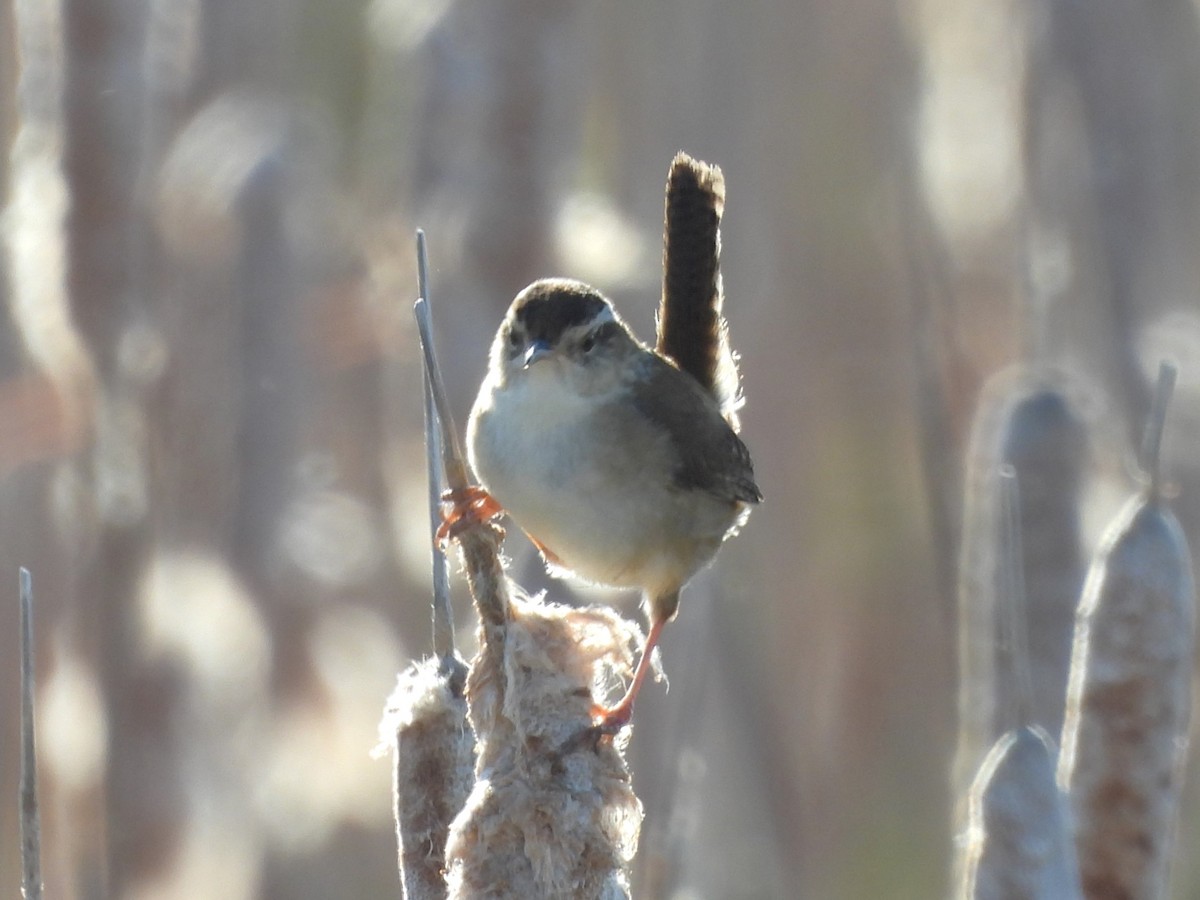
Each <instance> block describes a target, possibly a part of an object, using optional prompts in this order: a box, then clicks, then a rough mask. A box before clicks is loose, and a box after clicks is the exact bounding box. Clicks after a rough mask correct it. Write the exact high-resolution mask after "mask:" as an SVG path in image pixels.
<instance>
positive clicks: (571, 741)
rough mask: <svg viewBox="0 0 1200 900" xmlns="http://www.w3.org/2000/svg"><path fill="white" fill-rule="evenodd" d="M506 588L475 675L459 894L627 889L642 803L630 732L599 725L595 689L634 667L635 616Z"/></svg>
mask: <svg viewBox="0 0 1200 900" xmlns="http://www.w3.org/2000/svg"><path fill="white" fill-rule="evenodd" d="M498 588H499V590H500V591H501V592H502V596H504V597H505V598H506V599H507V604H506V605H507V607H508V610H509V619H508V621H507V622H506V623H505V624H504V625H503V626H502V627H496V626H493V625H489V624H488V623H487V622H486V621H484V622H482V623H481V626H480V627H481V629H482V632H483V633H482V635H481V641H480V644H481V649H480V652H479V655H478V656H477V657H476V659H475V660H474V661H473V663H472V666H471V672H470V675H469V677H468V687H467V693H468V697H469V698H470V703H471V719H472V723H473V724H474V726H475V729H476V732H477V734H478V736H479V761H478V765H477V769H476V782H475V787H474V790H473V791H472V792H471V796H470V798H469V799H468V801H467V804H466V808H465V809H464V811H463V813H462V815H461V816H460V817H459V818H458V819H457V820H456V821H455V822H454V825H453V827H452V830H451V835H450V842H449V845H448V846H447V851H446V855H447V859H448V861H449V864H450V872H449V883H450V897H452V898H455V900H467V898H471V900H482V898H488V900H506V898H511V900H525V898H534V897H569V898H572V900H592V898H596V900H599V898H604V900H609V898H612V900H615V898H627V897H629V887H628V869H629V865H630V863H631V861H632V859H633V856H634V853H635V851H636V849H637V839H638V833H639V830H640V828H641V820H642V806H641V802H640V801H639V800H638V798H637V796H636V795H635V794H634V792H633V788H632V786H631V784H630V776H629V770H628V767H627V766H626V764H625V760H624V754H623V745H622V743H620V742H619V740H613V739H601V738H600V737H599V732H598V731H596V730H595V729H594V728H593V727H592V708H593V699H592V697H593V690H598V689H600V688H601V687H602V686H603V685H604V684H605V683H607V682H609V681H611V678H612V675H613V674H614V673H617V672H619V673H621V674H628V672H629V666H630V662H631V656H630V654H629V637H630V631H631V629H632V627H633V626H631V625H629V624H628V623H627V622H625V621H624V620H622V619H621V618H620V617H619V616H618V615H617V614H616V613H614V612H613V611H612V610H610V609H608V608H606V607H588V608H583V609H575V608H571V607H566V606H560V605H556V604H549V603H545V602H539V601H536V600H527V599H523V598H520V597H513V596H510V595H508V588H507V583H501V584H500V585H498Z"/></svg>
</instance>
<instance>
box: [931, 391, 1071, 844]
mask: <svg viewBox="0 0 1200 900" xmlns="http://www.w3.org/2000/svg"><path fill="white" fill-rule="evenodd" d="M1071 394H1072V392H1071V390H1070V387H1069V384H1068V382H1067V381H1066V379H1064V378H1063V377H1062V376H1060V375H1056V374H1049V373H1040V372H1037V373H1035V372H1029V371H1028V370H1025V369H1023V368H1020V369H1014V370H1010V371H1006V372H1002V373H1000V374H999V375H997V376H995V377H994V378H993V379H992V380H991V381H990V382H989V383H988V385H987V386H986V387H985V389H984V393H983V397H982V398H981V401H980V409H979V413H978V415H977V416H976V420H975V425H974V429H973V433H972V436H971V447H970V451H969V456H968V477H967V503H966V510H965V513H964V517H963V546H962V556H961V560H960V566H959V600H958V602H959V669H960V678H959V704H958V708H959V739H958V749H957V753H956V756H955V762H954V772H953V788H954V794H955V796H956V797H958V798H960V799H961V798H963V797H964V796H965V794H966V791H967V789H968V787H969V786H970V784H971V782H972V779H973V778H974V776H975V773H976V772H977V771H978V769H979V766H980V763H981V762H982V761H983V757H984V755H985V754H986V753H987V752H988V748H990V747H991V746H992V745H993V743H994V742H995V741H996V739H997V738H998V737H999V736H1000V735H1001V734H1003V733H1004V732H1005V731H1007V730H1008V729H1009V728H1011V727H1012V723H1011V722H1008V723H1006V722H1004V721H1003V716H1004V711H1005V710H1011V709H1014V708H1016V707H1017V706H1019V705H1020V704H1019V703H1018V702H1017V701H1016V700H1015V699H1014V694H1015V692H1017V691H1021V690H1024V689H1025V685H1024V684H1022V681H1023V680H1025V674H1024V673H1016V671H1015V670H1014V669H1013V668H1012V667H1006V666H1003V665H1001V664H1000V663H1001V656H1002V655H1003V653H1004V652H1005V647H1006V645H1005V642H1004V641H1002V640H1001V639H1000V636H1001V635H1002V634H1003V633H1004V627H1005V626H1004V623H1005V622H1006V621H1009V622H1011V621H1016V622H1019V623H1023V625H1022V627H1023V629H1024V632H1025V633H1024V635H1023V641H1022V642H1023V643H1024V645H1025V646H1026V647H1027V649H1028V666H1027V670H1028V671H1027V675H1028V678H1027V681H1028V686H1029V689H1030V693H1031V696H1030V702H1029V706H1030V718H1029V719H1027V720H1026V721H1023V722H1020V723H1019V724H1035V723H1036V724H1038V725H1041V726H1042V727H1043V728H1044V729H1045V730H1046V732H1047V733H1049V734H1058V733H1059V731H1060V730H1061V728H1062V709H1063V702H1064V697H1065V694H1066V684H1067V672H1068V666H1069V662H1070V657H1071V640H1072V633H1073V629H1074V622H1075V607H1076V605H1077V603H1078V599H1079V591H1080V588H1081V586H1082V583H1083V577H1084V571H1085V564H1084V560H1083V552H1082V550H1081V539H1080V523H1079V514H1078V508H1079V492H1080V485H1081V480H1082V472H1083V468H1084V466H1085V465H1086V445H1087V437H1086V433H1085V430H1084V425H1083V422H1082V420H1081V418H1080V417H1079V415H1078V414H1077V413H1076V412H1075V411H1074V407H1073V403H1072V401H1071V400H1070V399H1069V398H1070V396H1071ZM1005 467H1011V469H1012V470H1013V472H1014V473H1015V476H1016V478H1017V480H1018V482H1019V483H1020V487H1021V504H1020V515H1019V518H1018V521H1017V526H1018V532H1019V534H1018V538H1019V544H1020V546H1021V548H1022V553H1021V560H1022V562H1021V570H1020V572H1019V573H1017V577H1018V578H1019V580H1020V582H1021V583H1022V584H1023V586H1024V587H1023V590H1022V591H1021V592H1020V594H1019V595H1017V596H1015V597H1014V600H1013V602H1022V600H1021V598H1023V603H1024V608H1023V609H1021V610H1017V611H1015V612H1016V613H1017V614H1016V615H1013V613H1014V611H1012V610H1006V609H1004V608H1003V606H1002V601H1001V599H1000V598H1001V596H1002V594H1003V591H1004V584H1005V582H1006V580H1007V579H1009V578H1010V577H1011V576H1010V575H1009V573H1007V572H1006V565H1007V563H1006V560H1005V554H1004V549H1003V548H1004V546H1005V536H1004V533H1003V530H1004V521H1003V516H1002V515H1001V514H1000V509H1001V502H1000V485H999V482H998V481H997V479H996V478H995V473H996V472H997V471H998V470H1000V469H1002V468H1005ZM1014 674H1020V675H1021V677H1020V678H1014V677H1013V675H1014ZM963 812H964V810H963V809H962V807H961V806H960V808H959V815H958V818H959V821H960V822H961V821H962V814H963Z"/></svg>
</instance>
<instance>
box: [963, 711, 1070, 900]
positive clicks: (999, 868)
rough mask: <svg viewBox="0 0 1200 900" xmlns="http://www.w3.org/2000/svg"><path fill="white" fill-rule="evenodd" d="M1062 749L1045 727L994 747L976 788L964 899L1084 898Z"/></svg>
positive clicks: (972, 798)
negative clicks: (1061, 774)
mask: <svg viewBox="0 0 1200 900" xmlns="http://www.w3.org/2000/svg"><path fill="white" fill-rule="evenodd" d="M1057 752H1058V751H1057V748H1055V746H1054V743H1053V741H1051V740H1050V738H1049V736H1048V735H1047V734H1046V732H1044V731H1043V730H1042V729H1041V728H1039V727H1037V726H1036V725H1035V726H1032V727H1025V728H1019V729H1017V730H1015V731H1010V732H1008V733H1007V734H1005V735H1004V736H1003V737H1001V738H1000V740H999V741H997V742H996V745H995V746H994V747H992V750H991V752H990V753H989V754H988V755H987V758H986V759H985V760H984V763H983V766H982V768H980V770H979V775H978V777H977V778H976V779H975V783H974V784H973V785H972V787H971V793H970V798H969V801H968V820H969V824H968V827H967V835H966V845H965V848H964V855H965V857H966V864H965V866H964V867H963V868H964V873H963V877H962V880H961V881H960V882H959V885H960V886H959V890H958V894H957V896H958V897H959V898H960V900H1074V898H1082V897H1083V891H1082V889H1081V888H1080V884H1079V866H1078V863H1077V862H1076V859H1075V846H1074V844H1073V843H1072V841H1071V829H1070V823H1069V816H1068V813H1067V805H1066V800H1065V797H1064V796H1063V794H1062V792H1061V791H1060V790H1059V788H1058V785H1057V784H1056V783H1055V781H1054V765H1055V761H1056V757H1057Z"/></svg>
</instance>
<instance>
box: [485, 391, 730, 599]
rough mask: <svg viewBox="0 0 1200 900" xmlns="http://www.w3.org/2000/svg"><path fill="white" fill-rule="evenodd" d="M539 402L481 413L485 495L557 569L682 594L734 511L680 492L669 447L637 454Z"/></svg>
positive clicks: (518, 400) (573, 415) (605, 432)
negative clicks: (544, 552) (556, 564)
mask: <svg viewBox="0 0 1200 900" xmlns="http://www.w3.org/2000/svg"><path fill="white" fill-rule="evenodd" d="M534 399H535V398H522V397H519V396H518V397H515V398H508V397H506V398H503V399H502V400H500V401H497V405H496V406H495V407H494V408H491V409H486V410H482V411H481V410H477V411H476V414H475V415H474V416H473V417H472V427H471V434H470V446H471V456H472V463H473V465H474V466H475V470H476V474H478V475H479V477H480V479H481V480H482V481H483V484H484V486H485V487H486V488H487V490H488V491H489V492H490V493H491V494H492V495H493V496H494V497H495V498H496V500H497V501H499V503H500V504H501V505H502V506H503V507H504V508H505V509H506V510H507V511H508V512H509V514H510V515H511V516H512V518H513V519H514V520H515V521H516V523H517V524H518V525H519V526H520V527H521V528H522V529H523V530H524V531H525V532H526V533H527V534H529V535H530V537H532V538H533V539H534V540H535V541H537V542H538V543H539V544H541V545H542V546H543V548H544V549H545V550H546V551H547V552H548V554H550V555H552V556H553V557H555V558H556V559H555V560H551V562H552V563H553V562H555V561H557V563H558V568H559V569H561V570H566V572H568V573H570V574H573V575H575V576H576V577H578V578H580V579H582V580H584V581H588V582H592V583H595V584H604V585H610V586H614V587H637V588H641V589H643V590H645V591H647V592H650V593H656V592H667V591H670V590H674V589H677V588H678V587H680V586H681V585H682V584H683V583H684V582H685V581H687V579H688V578H690V577H691V576H692V575H693V574H694V573H695V572H696V571H697V570H698V569H700V568H701V567H703V566H704V565H705V564H706V563H707V562H708V561H709V560H710V559H711V558H712V556H713V555H714V554H715V553H716V551H717V548H718V547H719V546H720V544H721V541H722V540H723V539H724V537H725V534H726V533H727V532H728V531H729V529H730V528H731V527H732V526H733V525H734V523H735V520H736V518H737V515H738V509H737V508H736V507H735V506H734V505H733V504H729V503H726V502H724V501H720V500H718V499H717V498H715V497H713V496H711V495H709V494H706V493H704V492H697V491H685V490H680V489H678V488H676V487H675V486H674V485H673V484H672V480H671V477H670V475H671V468H670V460H669V459H668V458H667V457H666V456H665V452H666V448H661V450H660V448H658V447H657V446H656V445H655V444H654V442H653V441H642V442H640V443H638V446H639V447H641V448H642V450H643V451H648V452H642V453H640V454H633V453H631V452H630V451H629V449H628V446H627V444H628V443H633V442H634V441H631V440H630V437H631V436H630V435H628V434H626V435H624V436H623V438H622V440H618V441H614V440H612V429H611V428H607V429H606V428H604V427H601V426H597V425H596V424H595V423H589V422H588V421H587V420H586V418H585V417H586V416H587V415H588V412H587V411H586V410H579V409H575V408H572V407H570V406H564V407H560V408H557V409H547V408H545V406H544V405H539V404H537V403H535V402H533V401H534ZM500 403H503V404H505V405H504V406H501V405H499V404H500ZM581 437H586V438H587V439H586V440H584V439H581ZM623 444H625V446H623Z"/></svg>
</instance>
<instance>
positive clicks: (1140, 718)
mask: <svg viewBox="0 0 1200 900" xmlns="http://www.w3.org/2000/svg"><path fill="white" fill-rule="evenodd" d="M1195 603H1196V588H1195V583H1194V581H1193V576H1192V568H1191V562H1190V558H1189V555H1188V548H1187V543H1186V540H1185V538H1184V536H1183V532H1182V530H1181V529H1180V527H1179V522H1178V521H1177V520H1176V518H1175V516H1174V515H1173V514H1172V512H1171V511H1170V510H1169V509H1168V508H1167V507H1166V505H1165V504H1164V503H1163V501H1162V500H1161V498H1160V497H1158V496H1157V495H1155V494H1153V493H1149V492H1148V493H1147V494H1145V495H1142V496H1137V497H1135V498H1133V499H1132V500H1131V501H1130V502H1129V503H1128V504H1127V505H1126V507H1125V508H1124V510H1122V512H1121V513H1120V515H1119V516H1118V517H1117V519H1116V521H1114V522H1113V523H1112V524H1111V525H1110V526H1109V529H1108V530H1107V532H1106V533H1105V535H1104V538H1103V541H1102V543H1101V546H1100V549H1099V551H1098V554H1097V556H1096V559H1095V561H1094V562H1093V564H1092V568H1091V571H1090V572H1089V573H1088V579H1087V584H1086V586H1085V588H1084V593H1083V601H1082V603H1081V604H1080V607H1079V623H1078V627H1077V631H1076V634H1075V647H1074V653H1073V656H1072V660H1071V682H1070V689H1069V692H1068V697H1067V716H1066V722H1065V725H1064V727H1063V748H1062V758H1061V760H1060V763H1059V775H1058V777H1059V782H1060V783H1061V784H1062V785H1063V786H1064V787H1065V789H1066V790H1067V792H1068V793H1069V794H1070V798H1071V806H1072V809H1073V812H1074V815H1075V829H1076V843H1077V848H1078V852H1079V865H1080V869H1081V871H1082V874H1083V885H1084V889H1085V890H1086V892H1087V896H1089V897H1130V898H1143V897H1145V898H1156V897H1165V896H1166V887H1167V880H1168V876H1169V859H1170V855H1171V847H1172V843H1173V840H1174V829H1175V818H1176V811H1177V808H1178V805H1179V792H1180V788H1181V782H1182V775H1183V763H1184V760H1185V757H1186V750H1187V735H1188V721H1189V714H1190V711H1191V677H1192V644H1193V633H1192V632H1193V627H1194V618H1195Z"/></svg>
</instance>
